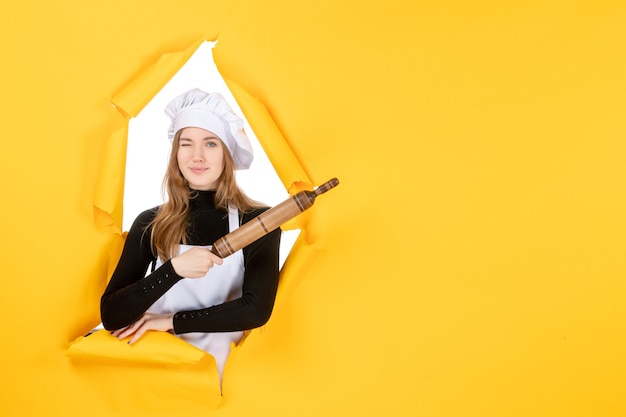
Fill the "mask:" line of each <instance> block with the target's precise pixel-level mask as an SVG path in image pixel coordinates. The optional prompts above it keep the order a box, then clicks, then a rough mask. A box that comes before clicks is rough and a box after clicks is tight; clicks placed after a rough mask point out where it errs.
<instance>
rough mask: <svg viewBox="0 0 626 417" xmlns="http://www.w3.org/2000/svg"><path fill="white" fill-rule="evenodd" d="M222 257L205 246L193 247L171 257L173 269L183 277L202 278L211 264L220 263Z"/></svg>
mask: <svg viewBox="0 0 626 417" xmlns="http://www.w3.org/2000/svg"><path fill="white" fill-rule="evenodd" d="M222 262H223V260H222V258H220V257H219V256H217V255H215V254H214V253H213V252H211V251H210V250H208V249H206V248H200V247H195V248H191V249H189V250H188V251H185V252H183V253H181V254H180V255H178V256H176V257H174V258H172V267H173V268H174V271H175V272H176V273H177V274H178V275H180V276H181V277H185V278H202V277H203V276H205V275H206V274H207V272H209V269H211V268H212V267H213V265H221V264H222Z"/></svg>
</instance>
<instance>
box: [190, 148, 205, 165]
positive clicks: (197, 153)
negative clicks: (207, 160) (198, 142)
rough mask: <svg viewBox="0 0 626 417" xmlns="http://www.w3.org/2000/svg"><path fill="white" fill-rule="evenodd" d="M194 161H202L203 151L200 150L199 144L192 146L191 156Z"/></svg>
mask: <svg viewBox="0 0 626 417" xmlns="http://www.w3.org/2000/svg"><path fill="white" fill-rule="evenodd" d="M191 157H192V159H193V160H194V161H198V162H201V161H204V152H202V147H201V146H194V148H193V155H192V156H191Z"/></svg>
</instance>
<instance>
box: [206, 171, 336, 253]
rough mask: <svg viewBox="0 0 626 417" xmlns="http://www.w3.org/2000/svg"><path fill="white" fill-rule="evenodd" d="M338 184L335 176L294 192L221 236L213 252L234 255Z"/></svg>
mask: <svg viewBox="0 0 626 417" xmlns="http://www.w3.org/2000/svg"><path fill="white" fill-rule="evenodd" d="M338 184H339V180H338V179H337V178H333V179H331V180H330V181H327V182H325V183H324V184H322V185H320V186H319V187H317V188H316V189H315V190H314V191H307V190H305V191H300V192H299V193H296V194H294V195H293V196H292V197H290V198H288V199H287V200H285V201H283V202H282V203H280V204H279V205H277V206H275V207H272V208H271V209H269V210H267V211H265V212H263V213H261V214H259V215H258V216H256V217H255V218H254V219H252V220H250V221H249V222H247V223H246V224H244V225H242V226H241V227H239V228H238V229H237V230H235V231H234V232H232V233H229V234H227V235H226V236H224V237H221V238H219V239H218V240H217V241H216V242H215V243H213V247H212V248H211V252H213V253H214V254H216V255H217V256H219V257H220V258H226V257H227V256H230V255H232V254H233V253H235V252H237V251H238V250H239V249H241V248H244V247H246V246H248V245H249V244H250V243H252V242H254V241H255V240H257V239H258V238H260V237H262V236H265V235H266V234H268V233H269V232H271V231H273V230H275V229H277V228H279V227H280V226H281V225H282V224H284V223H286V222H287V221H288V220H291V219H293V218H294V217H296V216H297V215H298V214H300V213H302V212H303V211H304V210H306V209H308V208H309V207H311V206H312V205H313V203H314V202H315V198H316V197H317V196H318V195H320V194H323V193H325V192H326V191H328V190H330V189H331V188H334V187H336V186H337V185H338Z"/></svg>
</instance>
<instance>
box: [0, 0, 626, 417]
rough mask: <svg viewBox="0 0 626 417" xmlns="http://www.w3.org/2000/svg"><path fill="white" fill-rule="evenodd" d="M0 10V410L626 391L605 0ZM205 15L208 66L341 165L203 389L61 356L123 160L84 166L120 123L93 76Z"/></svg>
mask: <svg viewBox="0 0 626 417" xmlns="http://www.w3.org/2000/svg"><path fill="white" fill-rule="evenodd" d="M0 16H1V17H0V39H2V40H1V41H0V42H1V45H2V49H1V51H2V61H3V64H2V67H1V69H0V74H1V75H2V77H1V78H0V92H1V97H2V103H1V104H0V106H1V108H0V109H1V114H2V119H1V120H2V125H3V126H2V127H3V129H2V133H3V139H2V140H3V144H4V145H5V146H4V149H3V151H2V152H0V170H1V173H2V185H3V204H2V209H1V214H2V215H1V216H0V226H1V229H0V230H2V233H1V236H2V237H1V238H0V239H1V242H2V254H3V255H2V265H3V276H4V280H3V281H4V283H3V289H2V291H0V317H2V324H3V326H2V328H3V336H2V347H1V348H0V349H1V350H0V352H1V353H2V357H3V358H4V364H3V378H2V382H1V386H0V398H1V399H2V406H0V407H1V408H2V409H1V411H2V415H6V416H22V415H68V416H81V415H86V414H87V415H90V416H111V415H118V416H125V415H128V416H143V415H146V416H147V415H150V416H159V415H163V416H165V415H172V414H174V413H176V415H183V414H185V413H195V414H199V413H205V414H211V413H215V414H221V415H225V416H239V415H245V414H249V415H252V414H254V415H268V416H269V415H272V416H276V415H284V416H287V415H302V416H307V415H310V416H317V415H322V414H329V413H343V414H350V415H427V416H502V415H506V416H529V415H534V416H590V415H594V416H620V415H624V414H626V404H625V400H624V399H623V391H624V375H625V372H626V359H625V355H624V352H625V351H626V349H625V348H626V342H625V337H624V334H626V328H625V327H626V324H625V323H626V308H625V307H624V302H623V300H624V294H625V292H626V284H625V281H624V272H625V270H626V265H625V262H624V259H625V258H624V255H623V254H624V249H626V248H625V246H626V244H625V240H624V235H625V232H626V220H625V217H624V213H625V210H624V209H625V208H626V207H625V206H626V198H625V194H624V190H625V187H624V185H625V182H626V175H625V168H624V163H623V160H624V151H625V150H626V149H625V148H626V145H625V144H624V133H625V130H626V129H625V128H624V108H625V106H624V104H625V99H624V97H626V78H625V77H624V74H625V73H626V71H625V70H626V58H625V57H624V54H623V52H622V49H623V45H624V44H625V41H626V27H625V26H624V24H623V22H624V19H625V18H626V5H624V4H623V3H622V2H615V1H594V2H590V1H547V2H546V1H534V0H533V1H530V2H518V4H512V3H510V2H494V1H484V0H481V1H476V2H461V1H458V0H450V1H439V2H432V1H399V0H392V1H387V2H372V3H369V2H365V3H363V2H361V3H359V2H331V1H316V2H289V1H268V2H253V1H239V0H233V1H229V2H215V1H197V0H188V1H182V2H178V3H172V2H164V1H161V0H155V1H151V2H145V1H139V2H122V1H116V0H114V1H110V2H106V3H94V2H84V1H78V0H61V1H59V2H19V3H8V2H5V3H3V4H2V5H1V6H0ZM216 38H217V39H218V46H217V47H216V49H215V50H214V53H215V60H216V63H217V66H218V68H219V69H220V71H221V72H222V74H223V75H224V77H225V78H226V79H228V80H232V81H233V82H234V83H236V84H237V85H238V86H240V87H241V88H242V89H243V90H244V91H245V92H247V94H249V95H250V96H252V97H255V98H256V99H258V100H259V102H260V103H262V104H263V105H265V107H266V109H267V112H268V113H269V114H270V115H271V117H272V118H273V119H274V122H275V123H276V126H277V127H278V129H279V130H280V132H281V133H282V135H283V136H284V138H285V140H286V142H287V144H288V146H289V148H290V149H291V150H292V152H293V154H294V155H295V157H296V158H297V160H298V161H299V163H300V164H301V168H302V170H303V172H304V173H306V175H307V176H308V178H307V179H308V180H310V181H311V182H312V183H313V184H319V183H321V182H323V181H326V180H327V179H329V178H331V177H334V176H336V177H338V178H339V179H340V181H341V185H340V186H339V188H337V189H336V190H333V191H332V192H330V193H328V195H324V196H323V197H320V199H319V201H318V202H317V203H316V205H315V206H314V208H313V209H312V210H311V212H310V213H308V217H307V221H306V231H305V232H306V237H307V238H306V243H304V242H300V243H299V244H298V245H297V247H296V250H295V253H294V257H293V258H292V259H291V260H288V261H287V264H286V267H285V271H284V274H283V282H282V284H285V283H288V284H289V285H282V286H281V291H280V293H279V298H278V300H277V305H276V308H275V311H274V314H273V316H272V318H271V320H270V322H269V323H268V325H266V326H265V327H264V328H263V329H259V330H257V331H255V332H253V333H252V334H251V336H250V337H249V338H248V339H247V340H246V342H245V344H244V345H243V346H242V347H241V348H238V349H236V351H235V352H234V354H233V355H232V357H231V360H229V363H228V364H227V370H226V376H225V380H224V397H223V398H222V399H221V403H220V400H219V399H216V398H215V395H214V394H215V393H214V391H215V390H214V388H215V386H214V385H215V384H214V381H211V380H209V377H208V375H210V372H209V371H208V370H207V369H206V368H205V367H196V368H191V369H172V368H168V367H147V366H143V365H139V364H138V365H137V366H126V365H114V366H99V365H84V366H77V365H76V364H75V363H73V362H72V360H71V359H69V358H68V357H67V356H66V351H67V348H68V345H69V343H70V342H71V341H73V340H74V339H75V338H76V337H78V336H80V335H82V334H84V333H85V332H86V331H88V330H89V329H90V328H91V327H93V326H94V325H95V324H97V323H98V321H99V319H98V302H99V296H100V294H101V292H102V290H103V288H104V286H105V285H106V279H107V277H108V275H109V273H110V268H111V265H114V264H115V260H116V257H117V256H118V254H119V251H120V244H121V235H120V234H119V232H120V231H119V230H116V228H115V227H114V226H112V225H113V224H115V222H119V216H120V213H121V211H120V210H121V198H122V191H123V190H122V188H121V184H120V182H119V181H118V179H119V178H120V177H116V175H120V172H119V170H118V171H116V172H117V173H110V175H112V176H109V177H106V178H102V177H101V173H102V172H107V171H106V170H107V169H109V168H111V165H110V164H111V163H112V161H111V160H110V159H108V160H107V157H111V156H112V155H113V156H114V155H115V152H114V151H115V149H118V147H116V144H117V142H115V141H117V140H119V134H120V132H124V130H125V128H126V124H127V119H126V117H125V115H124V114H123V113H122V112H120V111H118V110H117V109H116V108H115V107H114V106H113V105H112V102H113V98H114V97H120V94H122V95H123V93H124V91H126V90H125V89H126V88H127V87H128V86H129V85H130V84H131V83H133V82H135V81H136V80H138V79H140V78H141V77H144V76H146V75H145V74H146V73H147V72H149V71H150V69H151V68H154V65H155V64H156V63H158V62H159V60H161V59H163V56H167V55H168V54H176V53H181V52H182V53H184V52H185V51H189V48H190V47H192V46H193V45H194V44H196V43H197V42H198V41H199V40H202V39H207V40H212V39H216ZM168 68H169V67H168ZM170 69H171V68H170ZM168 70H169V69H168ZM260 140H261V141H263V138H260ZM122 152H123V150H121V151H118V153H120V155H119V156H120V160H119V161H118V163H119V167H120V170H123V166H124V164H123V160H122V159H123V155H121V153H122ZM280 169H281V166H280V163H279V164H277V171H279V172H280ZM103 170H104V171H103ZM281 179H283V181H284V182H285V181H289V180H286V179H285V178H283V177H281ZM103 184H104V185H106V186H107V187H111V189H110V190H108V191H109V192H108V193H105V194H101V193H102V188H100V187H101V186H102V185H103ZM111 196H113V197H112V199H111ZM104 197H106V198H104ZM96 201H100V203H101V204H102V205H103V207H104V206H105V205H106V206H107V207H109V208H104V211H102V212H98V211H96V216H95V217H94V203H95V202H96ZM96 207H97V206H96ZM106 210H111V212H108V213H109V215H110V220H112V222H108V223H107V222H106V221H105V222H100V223H99V222H98V219H100V220H106V218H103V217H101V216H99V214H100V215H101V214H102V213H107V211H106ZM105 217H106V216H105ZM218 403H219V404H218Z"/></svg>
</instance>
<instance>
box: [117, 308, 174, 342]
mask: <svg viewBox="0 0 626 417" xmlns="http://www.w3.org/2000/svg"><path fill="white" fill-rule="evenodd" d="M173 328H174V314H173V313H172V314H155V313H146V314H144V315H143V316H141V318H140V319H139V320H137V321H136V322H134V323H133V324H131V325H129V326H126V327H123V328H121V329H118V330H114V331H112V332H111V334H112V335H113V336H115V337H117V338H118V339H124V338H126V337H129V336H132V338H131V339H130V340H129V341H128V344H129V345H132V344H133V343H135V342H136V341H137V340H139V338H140V337H141V336H143V334H144V333H145V332H146V331H148V330H156V331H159V332H167V331H169V330H172V329H173Z"/></svg>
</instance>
